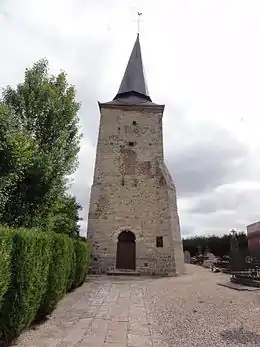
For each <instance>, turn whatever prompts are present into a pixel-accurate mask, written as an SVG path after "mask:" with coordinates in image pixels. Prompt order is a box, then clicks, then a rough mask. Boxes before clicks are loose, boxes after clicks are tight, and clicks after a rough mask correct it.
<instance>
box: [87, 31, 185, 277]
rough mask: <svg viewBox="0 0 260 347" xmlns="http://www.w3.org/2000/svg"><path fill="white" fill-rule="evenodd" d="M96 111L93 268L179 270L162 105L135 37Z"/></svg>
mask: <svg viewBox="0 0 260 347" xmlns="http://www.w3.org/2000/svg"><path fill="white" fill-rule="evenodd" d="M99 108H100V114H101V117H100V127H99V135H98V143H97V153H96V162H95V172H94V180H93V185H92V188H91V196H90V206H89V215H88V234H87V238H88V240H89V242H90V244H91V269H92V272H93V273H107V272H113V271H116V270H117V269H118V270H120V271H121V270H126V271H136V272H138V273H141V274H155V275H176V274H181V273H182V272H183V271H184V256H183V249H182V242H181V236H180V226H179V217H178V212H177V203H176V191H175V186H174V183H173V181H172V178H171V175H170V173H169V171H168V169H167V167H166V165H165V163H164V154H163V135H162V116H163V111H164V105H157V104H155V103H153V102H152V100H151V98H150V96H149V93H148V89H147V86H146V83H145V77H144V71H143V63H142V56H141V49H140V42H139V35H138V36H137V39H136V42H135V44H134V47H133V50H132V53H131V56H130V58H129V61H128V65H127V67H126V71H125V74H124V77H123V79H122V82H121V85H120V88H119V91H118V93H117V95H116V96H115V98H114V99H113V100H112V101H110V102H106V103H99Z"/></svg>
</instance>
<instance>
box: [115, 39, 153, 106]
mask: <svg viewBox="0 0 260 347" xmlns="http://www.w3.org/2000/svg"><path fill="white" fill-rule="evenodd" d="M129 97H131V99H132V98H133V97H134V100H135V101H136V98H138V99H139V100H140V101H141V100H144V101H145V100H146V101H151V98H150V96H149V92H148V88H147V84H146V81H145V75H144V68H143V61H142V54H141V47H140V40H139V34H137V38H136V41H135V44H134V47H133V50H132V53H131V55H130V58H129V61H128V64H127V67H126V70H125V74H124V77H123V79H122V82H121V84H120V87H119V90H118V93H117V95H116V96H115V98H114V100H118V99H125V98H127V99H129Z"/></svg>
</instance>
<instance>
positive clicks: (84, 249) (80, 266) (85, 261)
mask: <svg viewBox="0 0 260 347" xmlns="http://www.w3.org/2000/svg"><path fill="white" fill-rule="evenodd" d="M74 249H75V255H76V270H75V278H74V283H73V287H74V288H76V287H78V286H80V285H81V284H82V283H83V282H84V280H85V278H86V275H87V272H88V266H89V259H90V252H89V247H88V244H87V243H86V242H83V241H74Z"/></svg>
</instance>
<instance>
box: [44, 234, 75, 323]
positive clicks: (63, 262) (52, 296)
mask: <svg viewBox="0 0 260 347" xmlns="http://www.w3.org/2000/svg"><path fill="white" fill-rule="evenodd" d="M70 243H71V240H70V239H69V238H68V236H66V235H63V234H54V235H53V244H52V258H51V262H50V267H49V275H48V286H47V290H46V292H45V294H44V296H43V299H42V302H41V305H40V308H39V311H38V314H37V316H38V318H40V317H42V316H45V315H48V314H50V313H51V312H52V311H53V310H54V309H55V307H56V305H57V303H58V301H59V300H60V299H61V298H62V296H63V295H64V294H65V293H66V292H67V285H68V278H69V272H68V267H69V266H70V256H71V250H70Z"/></svg>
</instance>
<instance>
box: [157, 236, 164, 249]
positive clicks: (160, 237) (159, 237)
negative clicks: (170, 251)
mask: <svg viewBox="0 0 260 347" xmlns="http://www.w3.org/2000/svg"><path fill="white" fill-rule="evenodd" d="M156 247H163V237H162V236H156Z"/></svg>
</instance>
